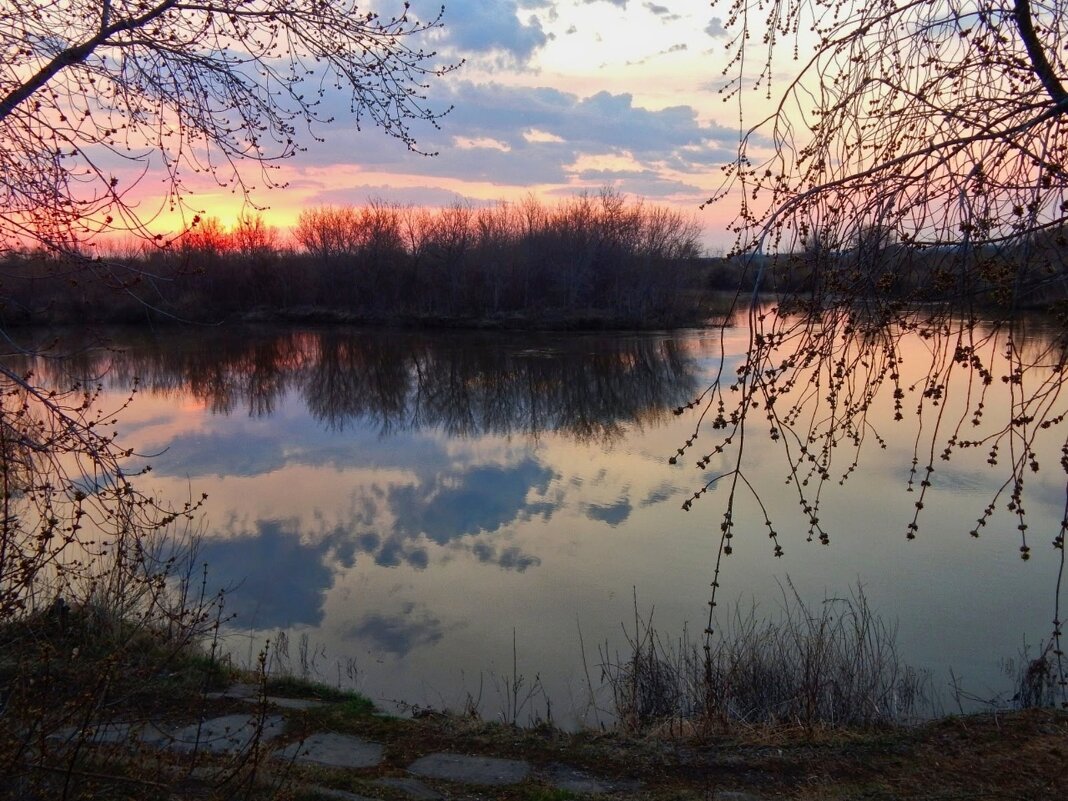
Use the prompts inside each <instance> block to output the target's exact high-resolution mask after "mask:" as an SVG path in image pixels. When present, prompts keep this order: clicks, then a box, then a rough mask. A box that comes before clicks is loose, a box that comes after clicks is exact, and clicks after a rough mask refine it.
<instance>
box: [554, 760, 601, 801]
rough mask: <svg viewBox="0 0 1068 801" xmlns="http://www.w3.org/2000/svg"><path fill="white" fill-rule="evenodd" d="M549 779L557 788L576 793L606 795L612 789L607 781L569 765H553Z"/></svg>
mask: <svg viewBox="0 0 1068 801" xmlns="http://www.w3.org/2000/svg"><path fill="white" fill-rule="evenodd" d="M548 780H549V784H551V785H552V786H553V787H555V788H556V789H557V790H566V791H567V792H569V793H575V794H576V795H604V794H605V793H607V792H610V791H611V789H612V787H611V785H609V784H608V783H607V782H603V781H601V780H600V779H597V778H595V777H593V776H590V775H589V774H588V773H583V772H582V771H580V770H576V769H575V768H571V767H568V766H567V765H553V766H552V767H551V768H550V769H549V775H548Z"/></svg>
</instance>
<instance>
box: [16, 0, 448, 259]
mask: <svg viewBox="0 0 1068 801" xmlns="http://www.w3.org/2000/svg"><path fill="white" fill-rule="evenodd" d="M439 24H440V15H439V16H438V17H436V18H434V19H430V20H425V21H424V20H419V19H415V18H413V17H412V16H411V15H410V12H409V9H408V4H407V3H404V4H403V5H402V6H401V7H400V8H399V9H398V13H397V15H396V16H393V17H388V18H387V17H382V16H379V14H378V13H376V12H375V11H372V10H365V9H363V8H361V7H359V6H357V5H356V4H355V3H353V2H351V0H340V1H339V2H320V0H103V2H100V1H99V0H70V2H64V3H55V2H51V0H28V1H27V2H24V3H4V4H2V5H0V254H3V253H4V252H5V251H7V250H9V249H11V248H13V247H16V246H20V245H25V244H27V243H30V244H41V245H44V246H46V247H49V248H59V249H67V250H69V249H71V248H72V247H73V246H74V245H75V244H76V243H78V242H80V241H82V240H84V239H86V238H90V237H92V236H93V235H95V234H98V233H100V232H102V231H114V230H117V229H118V230H126V231H132V232H135V233H137V234H139V235H144V236H150V234H149V231H148V225H149V224H150V223H151V221H152V219H153V218H154V217H155V216H157V215H158V214H159V213H160V212H162V211H164V210H168V209H174V208H180V209H182V210H184V211H188V212H190V214H189V219H190V221H192V219H194V218H195V209H192V208H190V207H189V206H188V205H187V203H188V201H189V191H190V190H189V186H188V184H187V181H186V179H187V176H189V175H193V174H200V175H204V174H206V175H208V176H210V177H211V178H213V179H214V180H215V181H216V182H217V183H218V184H219V185H220V186H225V187H233V188H236V190H237V191H239V192H241V193H244V194H245V195H246V196H247V195H248V193H249V192H250V191H251V190H252V189H253V188H254V187H255V183H257V182H262V183H263V184H266V185H271V184H272V183H273V182H274V179H273V178H272V176H271V171H270V170H271V168H272V167H273V166H276V163H277V162H278V161H279V160H281V159H285V158H287V157H289V156H292V155H295V154H296V153H298V152H299V151H300V150H301V149H302V145H301V144H300V142H301V139H302V137H305V136H309V135H314V132H313V130H312V129H313V126H314V125H316V124H318V123H324V122H327V121H328V120H329V119H330V112H329V110H328V108H327V104H326V103H325V102H324V101H326V100H329V99H332V98H330V97H329V96H330V95H331V94H332V93H334V92H341V91H344V92H347V93H348V94H349V101H350V108H351V111H352V113H353V114H354V116H355V120H356V123H357V126H359V125H361V124H363V123H364V122H370V123H373V124H374V125H377V126H379V127H380V128H382V129H383V130H384V131H385V132H386V133H387V134H389V135H391V136H395V137H397V138H399V139H401V140H402V141H403V142H404V143H405V144H407V145H408V147H409V148H411V149H413V150H415V149H416V141H415V134H414V132H413V129H412V124H413V122H414V121H426V122H428V123H431V124H433V123H434V122H435V121H436V120H437V118H438V116H439V115H438V114H436V113H435V112H434V111H432V110H430V108H429V106H428V105H427V102H426V98H425V90H426V88H427V81H428V80H430V79H431V78H433V77H435V76H438V75H441V74H442V73H444V72H447V71H448V70H450V69H452V67H451V66H450V65H439V64H437V63H436V55H435V53H433V52H427V51H424V50H422V49H419V47H418V46H417V43H418V41H419V40H420V39H422V38H424V37H425V35H426V34H427V33H428V32H429V31H431V30H432V29H433V28H435V27H438V26H439ZM148 174H152V175H153V176H155V175H159V174H162V175H164V176H165V177H166V180H165V182H164V183H163V190H164V191H163V192H162V193H161V197H160V198H159V199H158V200H157V201H156V202H155V203H152V202H142V203H140V204H138V203H137V202H135V201H134V198H133V194H132V190H133V188H134V186H135V185H136V184H137V183H138V181H139V180H140V178H144V177H145V176H146V175H148ZM254 174H255V178H253V175H254ZM152 236H156V237H157V238H158V235H152Z"/></svg>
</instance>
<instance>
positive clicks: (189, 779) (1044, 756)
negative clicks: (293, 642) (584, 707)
mask: <svg viewBox="0 0 1068 801" xmlns="http://www.w3.org/2000/svg"><path fill="white" fill-rule="evenodd" d="M243 678H244V679H245V681H244V682H238V683H236V684H233V685H230V686H229V687H228V688H227V689H226V690H224V691H221V692H214V693H207V694H206V695H205V696H204V697H203V698H202V699H201V706H200V714H199V715H198V716H197V719H196V720H193V721H189V720H186V719H184V718H183V716H182V714H181V713H179V712H178V711H177V710H173V709H172V710H171V712H170V714H169V715H168V716H167V717H165V718H161V719H153V720H145V719H143V718H137V717H136V716H135V717H134V718H133V719H132V721H131V722H129V723H128V725H126V726H125V727H122V728H120V727H119V724H117V723H116V722H114V720H113V722H111V723H110V724H109V725H108V726H106V727H105V726H100V727H95V728H94V727H93V726H92V725H87V726H85V727H82V728H81V729H79V730H77V731H75V730H71V731H69V732H67V737H68V743H69V745H70V746H71V747H76V748H77V749H78V750H79V751H80V754H81V756H80V757H79V759H78V762H77V765H76V766H75V767H72V768H68V773H69V775H70V776H73V777H74V778H75V785H76V787H77V792H76V793H75V797H97V798H102V797H107V798H149V797H152V798H161V797H168V798H172V799H205V798H288V799H297V800H298V801H312V800H313V799H328V798H336V799H349V800H350V801H360V800H361V799H362V801H395V800H396V799H405V798H414V799H482V800H483V801H565V800H567V799H579V798H585V797H600V798H612V799H627V800H629V799H651V800H652V801H668V800H669V799H672V800H673V801H689V800H690V799H692V800H693V801H697V800H698V799H718V801H760V800H761V799H766V800H767V801H771V799H798V800H799V801H807V800H809V799H812V800H814V799H822V800H823V801H845V800H846V799H886V801H891V800H892V799H918V798H925V799H930V798H980V797H982V798H995V799H997V798H1004V799H1008V798H1014V799H1032V798H1033V799H1050V798H1058V797H1064V795H1065V793H1068V775H1066V773H1065V771H1064V764H1065V759H1066V758H1068V713H1064V712H1056V711H1049V710H1029V711H1022V712H1010V713H997V714H985V715H975V716H967V717H950V718H945V719H942V720H938V721H934V722H932V723H928V724H926V725H923V726H917V727H882V728H871V729H848V728H833V727H820V728H814V729H813V728H797V727H791V726H779V727H739V728H738V729H736V730H732V731H729V732H700V731H695V730H693V729H692V728H690V727H687V726H679V725H675V726H672V725H664V726H662V727H659V728H658V729H656V730H655V731H649V732H647V733H646V734H644V735H641V736H634V735H626V734H623V733H619V732H595V731H584V732H579V733H573V734H569V733H565V732H561V731H559V730H557V729H554V728H551V727H547V726H543V727H539V728H533V729H520V728H515V727H512V726H506V725H502V724H497V723H490V722H485V721H481V720H477V719H472V718H467V717H459V716H454V715H448V714H444V713H440V712H433V711H429V710H424V711H422V712H421V713H419V715H418V717H416V718H411V719H408V718H396V717H391V716H387V715H384V714H382V713H379V712H377V711H376V710H375V709H374V708H373V707H372V706H371V705H370V704H369V703H367V702H366V701H365V700H363V699H361V698H360V697H359V696H356V695H354V694H346V693H338V692H337V691H333V690H330V689H329V688H323V687H317V686H315V685H310V684H305V683H301V682H288V683H284V684H280V685H278V684H276V685H270V684H267V685H259V686H257V685H256V684H252V683H248V682H247V680H248V678H249V677H248V676H245V677H243ZM198 720H199V724H198V723H197V721H198ZM191 722H192V723H193V724H196V725H192V726H190V723H191ZM168 732H169V733H170V734H169V735H168V734H167V733H168ZM192 732H195V733H196V734H195V735H191V733H192ZM168 736H170V737H171V739H169V740H168V739H167V738H168ZM191 736H193V737H194V740H193V742H190V741H189V739H188V738H189V737H191ZM183 737H184V738H186V739H185V740H183V739H182V738H183ZM57 753H58V751H57ZM120 754H121V755H124V756H122V757H121V758H119V757H118V756H117V755H120ZM109 777H110V778H109ZM135 777H136V778H135ZM7 786H8V787H11V786H12V785H11V784H10V783H8V784H7ZM164 790H165V791H164ZM7 797H12V798H13V797H14V796H7ZM57 797H58V796H57Z"/></svg>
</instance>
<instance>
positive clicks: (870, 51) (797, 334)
mask: <svg viewBox="0 0 1068 801" xmlns="http://www.w3.org/2000/svg"><path fill="white" fill-rule="evenodd" d="M727 28H728V30H730V31H731V36H732V38H731V40H730V45H729V47H730V50H731V52H732V54H733V58H731V59H730V60H729V62H728V65H727V67H726V68H725V70H724V74H725V75H726V76H727V82H726V84H725V86H724V88H723V89H722V92H723V94H724V97H725V100H728V101H734V102H736V103H737V105H738V113H739V118H740V120H741V121H742V126H743V131H744V133H743V136H742V138H741V142H740V146H739V151H738V155H737V159H736V160H735V161H734V163H733V164H732V165H731V166H730V167H729V168H728V172H727V178H726V180H725V183H724V184H723V186H722V187H721V189H720V191H719V192H718V193H717V194H716V195H715V196H714V197H713V198H711V199H710V200H709V202H717V201H721V200H727V201H728V202H735V203H737V207H738V209H739V212H738V216H737V218H736V219H735V221H734V222H733V225H732V227H733V230H734V231H735V232H737V241H736V246H735V253H734V254H733V255H734V256H735V257H737V258H741V259H742V260H743V261H744V262H745V264H746V265H747V275H748V277H749V279H750V281H751V283H750V284H749V285H748V290H747V291H746V292H745V293H740V294H739V296H738V298H737V301H738V309H739V311H742V312H743V313H745V314H747V315H748V323H749V330H750V339H749V347H748V352H747V354H746V355H745V357H744V360H743V362H742V364H741V365H740V366H738V367H737V369H731V370H729V371H728V370H727V369H726V368H725V363H724V368H723V369H721V372H720V377H719V379H718V380H717V381H716V382H715V383H714V384H713V385H712V386H710V387H709V388H708V390H707V391H706V392H705V393H704V394H702V395H701V396H700V397H699V398H696V399H694V401H693V402H692V403H691V404H689V407H690V408H697V409H700V410H701V417H700V421H699V422H698V424H697V428H698V429H699V430H701V431H704V430H706V429H708V428H711V429H712V430H713V434H714V437H715V440H714V442H713V444H712V445H709V444H708V443H707V442H705V441H704V440H702V443H701V445H700V449H701V452H700V453H698V454H696V457H695V458H696V462H697V466H698V467H699V469H701V470H702V471H705V472H704V473H703V479H702V483H701V485H700V486H699V487H698V489H697V491H696V492H695V493H694V495H693V496H692V497H691V498H690V499H688V500H687V501H686V502H685V504H684V508H686V509H689V508H691V507H692V506H693V504H694V503H696V502H697V501H698V500H699V499H700V498H701V497H702V496H703V495H704V494H705V493H706V492H707V491H708V490H709V489H711V488H712V487H714V486H724V487H726V488H727V491H726V492H725V493H722V494H720V495H718V496H717V497H722V498H725V499H726V500H725V508H723V509H722V515H723V516H722V520H721V523H720V534H721V536H720V541H719V550H718V557H717V561H716V567H715V577H714V580H713V584H712V586H713V597H712V599H711V606H710V610H712V609H714V608H715V605H716V598H715V593H716V588H717V587H718V586H719V579H720V571H721V568H722V566H723V558H724V557H726V556H728V555H730V554H731V552H732V549H733V542H734V537H735V536H736V534H737V533H738V531H739V528H738V527H739V524H740V522H741V521H740V518H739V515H740V511H739V510H740V508H741V507H742V506H743V505H747V506H748V505H752V506H755V508H757V509H760V510H762V513H763V523H764V525H765V529H766V533H767V535H768V537H769V542H770V546H771V549H772V551H773V552H774V554H775V555H776V556H779V555H781V554H782V553H783V545H782V544H781V540H782V537H781V536H780V530H779V526H778V524H777V523H776V522H775V521H773V520H772V519H771V518H770V516H769V513H768V511H767V507H766V506H765V504H764V500H763V498H762V488H760V487H757V486H754V483H752V482H751V481H750V479H749V476H748V472H749V465H750V462H749V461H748V459H749V457H748V454H747V453H746V448H745V440H746V434H747V433H749V432H751V431H753V429H754V426H756V427H757V429H758V430H759V429H763V431H765V432H767V434H768V435H769V436H770V438H771V439H772V440H773V441H774V442H776V443H777V444H778V445H779V446H780V447H781V448H782V452H783V454H784V456H785V459H786V463H787V465H788V468H787V474H788V482H787V483H788V484H789V485H790V492H791V493H792V494H794V495H795V496H796V498H797V500H798V503H799V506H800V509H801V510H802V514H803V521H804V524H805V527H806V528H807V530H808V539H809V540H816V541H819V542H823V543H827V542H829V541H830V538H831V533H832V532H829V531H827V530H826V529H825V527H824V524H823V523H822V522H821V520H820V508H821V503H823V502H824V498H825V495H826V492H827V491H828V490H829V488H830V485H831V484H833V483H837V482H844V481H846V480H848V478H849V476H850V475H851V474H852V473H853V471H854V470H855V469H856V468H857V466H858V463H859V460H860V455H861V451H862V450H864V449H865V448H870V447H872V446H875V447H879V446H882V447H885V446H886V442H887V437H888V436H889V434H888V433H887V432H886V431H884V430H882V429H881V428H880V426H879V425H877V424H876V421H875V417H874V415H873V414H872V412H873V410H874V409H876V408H877V407H878V406H879V404H886V405H887V407H888V408H889V410H890V411H891V412H892V416H893V417H894V418H895V419H896V420H897V421H905V420H908V419H910V418H911V419H912V420H914V421H916V422H917V427H916V431H915V433H914V436H915V440H914V446H913V455H912V464H911V469H910V471H909V474H908V481H907V487H906V489H907V491H909V492H914V493H916V496H915V498H916V500H915V514H914V515H913V516H912V519H911V520H909V521H902V522H903V527H902V528H903V534H904V535H905V536H906V537H907V538H908V539H915V538H916V537H917V536H918V535H919V534H920V533H921V529H922V514H923V513H922V510H923V509H924V501H925V499H926V498H927V495H928V489H929V488H930V487H931V486H932V485H933V484H934V483H936V482H937V476H938V473H936V466H938V465H940V464H941V463H942V462H943V461H949V460H952V459H955V458H958V455H959V454H960V453H961V452H962V451H964V450H966V449H977V448H978V449H982V451H983V452H984V453H986V454H988V458H987V462H988V464H989V465H990V466H991V468H993V469H995V470H1000V471H1002V474H1003V475H1004V482H1003V483H1001V485H1000V489H998V490H997V491H996V493H995V494H994V496H993V497H992V498H991V499H990V500H989V502H988V504H987V505H986V506H985V507H984V508H982V509H981V510H979V513H978V515H977V520H976V521H975V522H973V523H972V524H970V525H969V524H968V523H962V529H965V530H967V529H970V533H971V534H972V535H973V536H980V535H981V534H982V533H983V531H984V530H985V527H986V525H987V523H988V522H989V521H990V520H991V517H992V515H994V514H995V509H996V510H997V511H998V512H999V513H1004V512H1005V511H1007V512H1008V513H1009V514H1010V515H1011V516H1012V517H1014V518H1015V521H1016V525H1015V528H1016V529H1017V533H1018V536H1019V537H1020V542H1019V553H1020V555H1021V556H1022V557H1023V558H1024V559H1027V558H1028V557H1029V556H1030V555H1031V541H1030V539H1029V530H1028V529H1029V526H1028V519H1029V518H1028V517H1027V514H1026V509H1027V508H1029V506H1030V504H1029V498H1028V495H1027V493H1026V492H1025V487H1027V486H1029V479H1028V478H1027V477H1028V476H1029V475H1030V474H1031V473H1032V472H1034V471H1037V470H1038V469H1039V467H1040V463H1039V462H1040V459H1039V457H1038V455H1037V446H1036V443H1039V442H1041V441H1042V440H1043V439H1046V440H1048V438H1049V437H1050V436H1057V435H1058V434H1057V429H1058V428H1059V429H1062V430H1061V432H1060V436H1063V435H1064V432H1063V421H1064V420H1065V419H1066V418H1068V407H1066V406H1065V401H1064V392H1063V390H1064V389H1065V379H1064V377H1065V373H1066V371H1065V365H1066V362H1068V359H1066V355H1065V349H1064V343H1063V342H1061V341H1057V339H1056V338H1052V339H1051V338H1049V337H1045V338H1039V342H1038V344H1037V345H1036V344H1035V343H1034V342H1032V343H1030V344H1029V343H1028V342H1027V341H1026V335H1025V332H1024V331H1023V330H1021V328H1020V324H1019V322H1018V320H1017V319H1016V317H1015V313H1016V311H1017V310H1018V309H1019V308H1021V307H1024V306H1027V305H1032V306H1034V305H1036V304H1043V305H1047V306H1052V307H1053V310H1054V311H1055V312H1058V313H1059V314H1060V315H1061V317H1060V319H1062V320H1063V319H1064V317H1063V314H1064V310H1065V308H1066V306H1065V302H1066V300H1068V295H1065V294H1056V293H1055V292H1054V290H1056V292H1060V291H1061V288H1062V287H1063V286H1064V284H1065V279H1066V277H1068V276H1066V274H1065V270H1064V265H1065V260H1064V258H1063V253H1064V248H1065V245H1066V240H1065V238H1064V231H1065V227H1066V226H1065V224H1066V217H1068V172H1066V168H1068V127H1066V123H1068V92H1066V90H1065V88H1064V85H1063V82H1062V81H1063V80H1064V76H1065V75H1066V74H1068V62H1066V60H1065V50H1064V49H1063V43H1064V42H1065V41H1066V40H1068V6H1066V5H1065V4H1064V3H1061V2H1058V1H1057V0H1051V1H1049V2H1043V1H1041V0H1008V1H1007V2H1000V0H947V2H907V1H906V0H887V1H886V2H880V3H865V2H858V1H857V0H846V1H845V2H837V1H836V0H786V2H783V3H771V4H767V3H760V2H754V0H734V2H733V5H732V8H731V12H730V15H729V19H728V25H727ZM757 43H760V44H757ZM758 50H759V51H760V52H757V51H758ZM754 64H755V65H756V66H755V68H754V67H753V65H754ZM791 65H792V66H791ZM784 74H786V75H788V77H786V78H785V79H783V77H782V76H783V75H784ZM753 89H757V90H759V91H760V95H763V98H764V100H763V102H765V103H766V104H767V105H766V107H765V110H763V111H761V112H759V117H758V121H757V122H756V124H755V125H754V124H751V123H746V121H745V112H746V109H747V108H748V109H750V110H751V109H752V108H753V107H754V105H756V106H759V104H760V102H761V101H760V100H757V99H756V98H759V97H760V95H754V93H753V91H752V90H753ZM750 113H751V112H750ZM798 269H801V270H802V272H803V276H800V277H801V278H803V280H797V279H798V276H797V275H792V276H791V275H790V274H791V273H795V274H796V273H797V271H798ZM784 275H786V276H787V280H786V281H778V282H777V283H776V282H773V281H772V279H777V278H782V277H783V276H784ZM790 279H793V280H790ZM776 286H778V287H779V288H780V290H783V289H785V291H781V292H780V294H779V295H778V296H777V297H774V298H773V299H771V300H770V301H769V302H765V300H764V297H765V296H763V295H762V294H761V293H762V292H765V291H768V290H772V289H774V288H775V287H776ZM933 301H939V302H941V304H940V305H938V306H936V307H935V306H932V305H931V304H932V302H933ZM1050 301H1052V303H1050ZM980 303H982V304H987V305H986V306H984V310H985V313H986V315H987V318H988V319H990V317H991V316H992V317H993V319H994V322H993V324H989V323H986V324H982V325H980V324H979V323H978V322H977V320H978V317H979V315H978V312H977V308H978V305H979V304H980ZM911 336H919V337H922V339H923V342H924V343H925V345H926V347H925V349H924V352H925V353H926V354H929V355H930V362H929V363H925V364H920V365H919V367H920V369H919V371H918V372H919V374H920V375H922V376H923V378H921V379H919V380H908V379H906V378H905V377H904V376H905V375H907V373H906V370H905V369H904V368H903V365H904V362H905V351H906V349H905V348H904V347H902V345H903V342H904V340H905V338H907V337H911ZM910 358H913V359H915V358H917V356H916V351H913V355H912V356H911V357H910ZM909 368H910V369H909V372H910V373H911V374H912V375H913V376H915V375H916V373H917V371H916V365H909ZM951 385H952V387H953V390H954V392H955V393H956V395H955V398H954V404H953V405H952V406H950V405H949V404H948V403H947V402H946V397H947V393H948V392H949V391H950V388H951ZM1001 389H1004V392H1002V391H1001ZM999 394H1000V395H1001V396H1002V397H1001V398H1000V399H999V400H997V402H995V400H994V398H995V397H996V396H998V395H999ZM950 409H952V410H950ZM684 411H685V408H681V409H679V410H678V412H679V413H680V414H681V413H683V412H684ZM697 433H698V432H697V431H695V432H694V436H693V437H691V438H690V439H689V440H688V441H687V442H686V443H685V444H684V445H683V446H682V447H680V448H679V449H678V452H677V453H676V455H674V456H672V457H671V459H672V461H677V460H679V459H681V458H684V457H685V458H686V459H689V457H690V455H691V454H692V453H694V452H695V451H696V449H697V448H698V446H697V445H696V443H695V439H696V436H697ZM1064 448H1065V451H1064V452H1066V453H1068V441H1065V445H1064ZM1060 467H1061V468H1062V469H1064V470H1066V471H1068V460H1062V463H1061V466H1060ZM1044 469H1048V468H1044ZM1053 469H1057V468H1056V467H1054V468H1053ZM743 496H745V502H744V504H743V500H742V499H743ZM751 508H752V507H751ZM1066 508H1068V506H1066ZM1066 527H1068V517H1066V520H1065V522H1064V523H1063V524H1061V526H1060V528H1059V530H1058V531H1055V532H1051V537H1050V539H1052V543H1053V549H1054V557H1055V558H1056V559H1057V560H1059V561H1060V564H1061V575H1062V577H1063V565H1064V545H1065V533H1066ZM1060 584H1061V582H1058V588H1057V594H1058V605H1057V606H1056V608H1055V613H1054V618H1055V622H1054V627H1053V631H1052V635H1051V637H1050V645H1049V649H1050V652H1049V653H1051V654H1052V655H1055V656H1056V658H1057V662H1058V665H1059V667H1058V671H1059V672H1058V681H1059V683H1060V691H1061V696H1060V698H1061V700H1062V701H1063V702H1065V703H1066V704H1068V681H1066V671H1065V666H1064V662H1063V661H1062V660H1061V657H1062V651H1061V645H1060V640H1061V626H1062V623H1061V619H1062V613H1061V611H1060V607H1059V593H1060ZM714 619H715V618H714V614H713V613H712V612H711V611H710V616H709V625H708V629H707V630H706V636H707V639H706V643H705V648H706V654H707V653H710V649H711V646H712V641H711V638H712V636H713V634H714V631H713V624H714Z"/></svg>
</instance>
